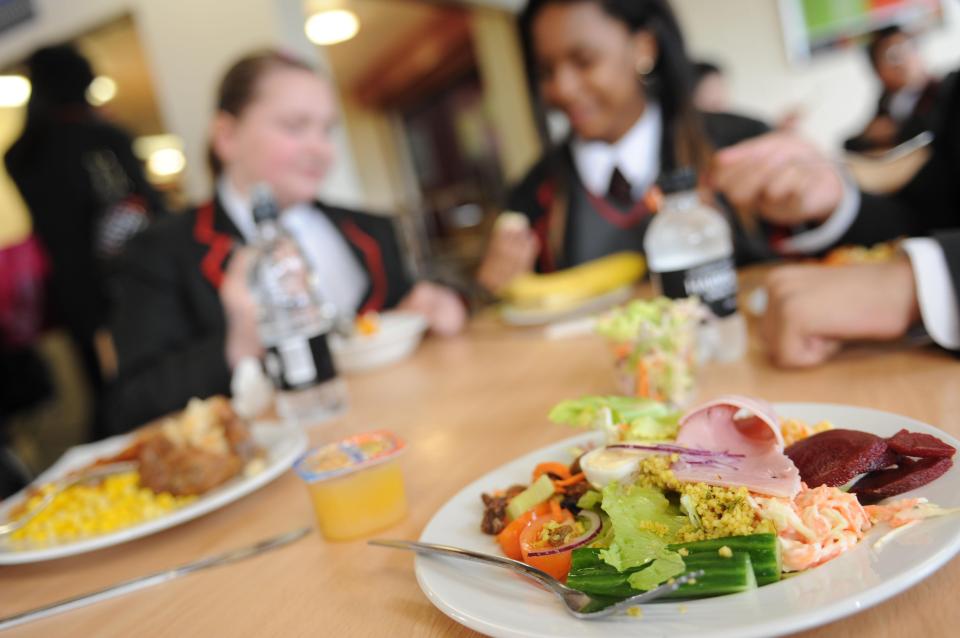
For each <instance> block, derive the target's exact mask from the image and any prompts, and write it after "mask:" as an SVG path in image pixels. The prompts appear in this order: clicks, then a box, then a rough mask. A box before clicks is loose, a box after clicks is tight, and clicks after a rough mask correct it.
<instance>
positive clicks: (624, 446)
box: [607, 443, 746, 459]
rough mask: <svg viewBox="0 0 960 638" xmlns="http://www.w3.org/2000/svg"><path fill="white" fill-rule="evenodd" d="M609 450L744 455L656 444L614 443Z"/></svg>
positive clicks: (736, 456) (700, 454) (707, 455)
mask: <svg viewBox="0 0 960 638" xmlns="http://www.w3.org/2000/svg"><path fill="white" fill-rule="evenodd" d="M607 447H608V448H611V449H620V450H645V451H647V452H664V453H666V454H680V455H682V456H706V457H712V458H728V459H742V458H745V457H746V454H734V453H733V452H717V451H714V450H698V449H696V448H689V447H683V446H682V445H667V444H661V443H658V444H657V445H642V444H640V443H614V444H613V445H608V446H607Z"/></svg>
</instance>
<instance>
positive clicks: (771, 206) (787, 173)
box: [760, 164, 806, 223]
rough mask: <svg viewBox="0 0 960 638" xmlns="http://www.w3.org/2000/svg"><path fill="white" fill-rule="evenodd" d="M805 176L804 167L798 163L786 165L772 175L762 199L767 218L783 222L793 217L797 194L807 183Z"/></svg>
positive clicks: (775, 221)
mask: <svg viewBox="0 0 960 638" xmlns="http://www.w3.org/2000/svg"><path fill="white" fill-rule="evenodd" d="M805 177H806V176H805V173H804V169H803V167H801V166H799V165H797V164H790V165H788V166H784V167H783V168H782V169H781V170H779V171H777V172H776V174H774V175H773V176H771V178H770V181H769V182H768V183H767V185H766V188H765V189H764V192H763V197H762V199H761V201H760V208H761V210H762V212H763V214H764V217H766V219H768V220H770V221H772V222H774V223H782V222H783V221H784V220H789V219H791V218H792V217H793V215H794V214H795V210H794V209H795V207H796V203H797V194H798V192H799V190H800V189H801V188H802V186H803V185H804V184H806V179H805Z"/></svg>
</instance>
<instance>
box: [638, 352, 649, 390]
mask: <svg viewBox="0 0 960 638" xmlns="http://www.w3.org/2000/svg"><path fill="white" fill-rule="evenodd" d="M636 392H637V396H638V397H649V396H650V375H649V374H648V373H647V364H646V363H644V361H643V359H638V360H637V387H636Z"/></svg>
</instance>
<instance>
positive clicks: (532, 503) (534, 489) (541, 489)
mask: <svg viewBox="0 0 960 638" xmlns="http://www.w3.org/2000/svg"><path fill="white" fill-rule="evenodd" d="M555 491H556V488H554V486H553V481H551V480H550V477H549V476H547V475H546V474H541V475H540V478H538V479H537V480H536V481H534V482H533V484H532V485H530V487H528V488H527V489H525V490H523V491H522V492H520V493H519V494H517V495H516V496H514V497H513V498H512V499H510V503H509V504H508V505H507V516H509V517H510V520H513V519H515V518H519V517H520V516H522V515H523V513H524V512H526V511H527V510H532V509H533V508H534V507H536V506H537V505H539V504H540V503H543V502H544V501H545V500H547V499H548V498H550V497H551V496H553V493H554V492H555Z"/></svg>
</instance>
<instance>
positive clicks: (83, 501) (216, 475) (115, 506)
mask: <svg viewBox="0 0 960 638" xmlns="http://www.w3.org/2000/svg"><path fill="white" fill-rule="evenodd" d="M306 447H307V437H306V434H305V433H304V432H303V431H302V430H301V429H299V428H295V427H290V426H283V425H278V424H273V423H255V424H253V425H252V426H247V425H246V423H244V421H242V420H241V419H240V418H239V417H237V415H236V414H235V413H234V411H233V409H232V408H231V406H230V403H229V401H228V400H227V399H225V398H224V397H211V398H209V399H206V400H200V399H193V400H191V401H190V403H189V404H188V405H187V407H186V409H184V410H183V411H182V412H181V413H179V414H177V415H175V416H172V417H168V418H166V419H163V420H162V421H160V422H157V423H156V424H152V425H149V426H146V427H144V428H141V429H140V430H137V431H135V432H131V433H129V434H125V435H121V436H115V437H112V438H109V439H105V440H103V441H98V442H95V443H90V444H87V445H80V446H77V447H74V448H71V449H70V450H68V451H67V453H66V454H64V455H63V457H61V458H60V460H58V461H57V462H56V463H55V464H54V465H53V466H51V467H50V468H49V469H48V470H47V471H45V472H44V473H43V474H41V475H40V476H39V477H38V478H37V480H36V481H34V483H33V484H32V485H31V486H28V487H27V488H26V489H24V490H23V491H21V492H20V493H18V494H15V495H14V496H12V497H10V498H8V499H6V500H5V501H3V502H2V503H0V521H7V520H16V519H17V518H19V517H20V516H23V515H25V514H27V513H29V512H30V510H31V509H32V508H35V507H37V506H38V505H39V504H40V503H41V501H42V500H43V498H44V496H45V495H46V494H47V492H49V491H52V490H53V489H54V488H55V487H56V485H57V484H58V483H59V482H60V481H62V480H69V479H70V478H71V477H73V476H76V475H77V474H78V473H81V472H85V471H88V470H89V469H90V468H92V467H95V466H106V465H112V464H116V463H122V464H124V465H129V466H130V468H131V469H127V470H125V471H122V472H119V473H115V474H110V475H108V476H106V477H104V478H102V479H97V480H96V481H91V482H82V483H78V484H76V485H73V486H70V487H67V488H66V489H65V490H63V491H62V492H60V493H59V494H57V495H56V496H55V497H54V498H53V500H52V501H51V502H50V504H49V505H47V506H46V507H44V508H43V509H41V510H40V511H39V512H38V513H37V514H36V516H34V517H33V518H32V519H30V520H29V521H28V522H27V524H26V525H25V526H24V527H22V528H20V529H19V530H17V531H15V532H13V533H11V534H8V535H7V536H4V537H0V565H13V564H19V563H32V562H38V561H45V560H52V559H55V558H63V557H65V556H73V555H75V554H82V553H85V552H90V551H94V550H97V549H101V548H104V547H109V546H111V545H116V544H119V543H124V542H127V541H130V540H134V539H136V538H141V537H143V536H147V535H149V534H154V533H156V532H159V531H162V530H164V529H167V528H170V527H173V526H174V525H179V524H180V523H184V522H186V521H189V520H192V519H194V518H197V517H199V516H203V515H204V514H207V513H208V512H212V511H214V510H216V509H219V508H221V507H223V506H225V505H228V504H229V503H232V502H234V501H236V500H237V499H240V498H242V497H244V496H246V495H247V494H250V493H251V492H253V491H254V490H257V489H259V488H261V487H263V486H264V485H266V484H267V483H270V482H271V481H273V480H274V479H276V478H277V477H278V476H280V475H281V474H283V473H284V472H286V471H287V470H288V469H289V468H290V467H291V466H292V465H293V463H294V461H296V459H297V458H298V457H299V456H300V455H301V454H302V453H303V452H304V450H305V449H306Z"/></svg>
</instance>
